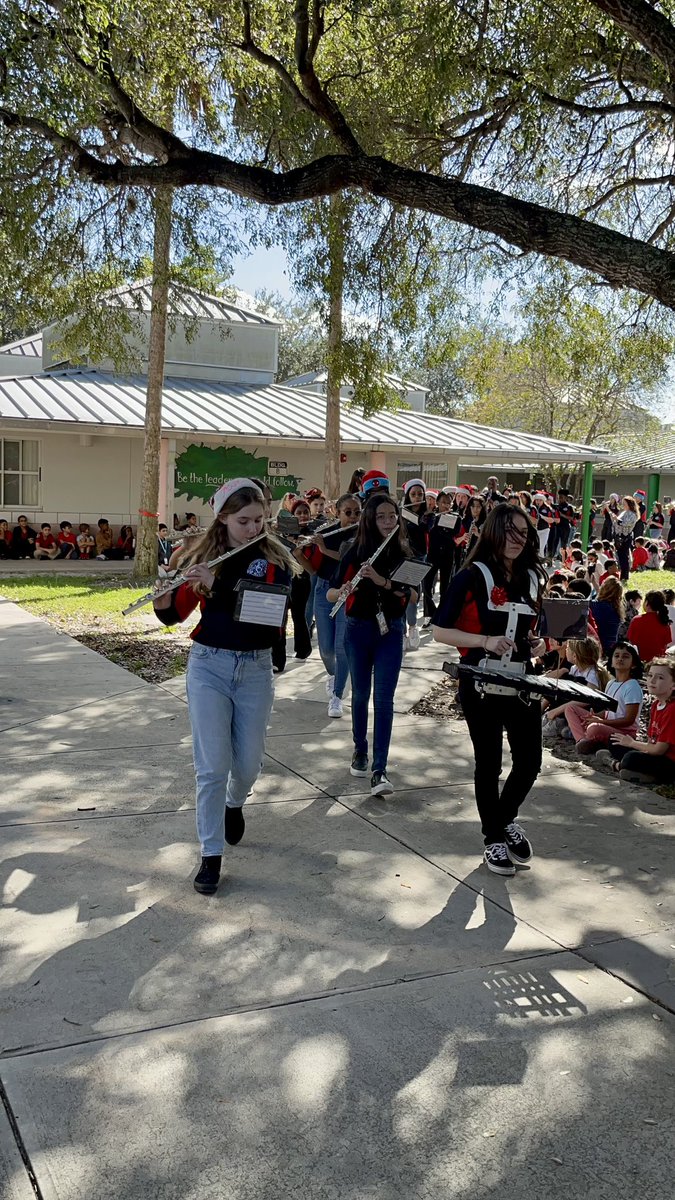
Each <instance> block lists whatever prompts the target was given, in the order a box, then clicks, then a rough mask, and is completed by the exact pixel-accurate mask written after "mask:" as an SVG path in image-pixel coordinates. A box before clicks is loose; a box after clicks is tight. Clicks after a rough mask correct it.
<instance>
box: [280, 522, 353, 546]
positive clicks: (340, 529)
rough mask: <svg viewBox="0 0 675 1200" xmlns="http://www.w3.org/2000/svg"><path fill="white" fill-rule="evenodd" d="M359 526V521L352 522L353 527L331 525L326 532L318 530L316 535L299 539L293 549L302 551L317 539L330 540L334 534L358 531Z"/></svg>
mask: <svg viewBox="0 0 675 1200" xmlns="http://www.w3.org/2000/svg"><path fill="white" fill-rule="evenodd" d="M357 526H358V521H352V523H351V525H340V524H337V525H329V526H328V528H327V529H326V530H325V531H324V530H323V529H317V531H316V533H314V534H308V535H307V537H301V538H298V541H297V542H296V543H295V546H294V547H293V549H294V550H302V547H303V546H311V544H312V542H315V541H316V539H317V538H329V537H332V536H333V534H334V533H345V532H346V531H347V530H348V529H356V527H357Z"/></svg>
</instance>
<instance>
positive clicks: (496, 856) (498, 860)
mask: <svg viewBox="0 0 675 1200" xmlns="http://www.w3.org/2000/svg"><path fill="white" fill-rule="evenodd" d="M483 859H484V861H485V866H486V867H487V869H488V871H492V872H493V873H494V874H495V875H515V873H516V868H515V867H514V865H513V863H512V862H511V859H510V858H509V855H508V851H507V849H506V842H491V843H490V845H489V846H486V847H485V849H484V851H483Z"/></svg>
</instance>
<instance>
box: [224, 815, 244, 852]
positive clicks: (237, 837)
mask: <svg viewBox="0 0 675 1200" xmlns="http://www.w3.org/2000/svg"><path fill="white" fill-rule="evenodd" d="M245 828H246V822H245V820H244V810H243V808H229V807H227V808H226V809H225V841H226V842H227V844H228V846H236V845H237V843H238V842H240V841H241V839H242V838H243V836H244V830H245Z"/></svg>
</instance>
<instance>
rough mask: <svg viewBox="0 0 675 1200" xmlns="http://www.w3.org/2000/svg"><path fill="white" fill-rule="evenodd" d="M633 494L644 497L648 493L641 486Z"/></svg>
mask: <svg viewBox="0 0 675 1200" xmlns="http://www.w3.org/2000/svg"><path fill="white" fill-rule="evenodd" d="M633 495H634V496H642V497H644V496H646V495H647V493H646V492H643V491H642V489H641V488H638V490H637V492H633Z"/></svg>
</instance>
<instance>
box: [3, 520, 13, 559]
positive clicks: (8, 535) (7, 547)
mask: <svg viewBox="0 0 675 1200" xmlns="http://www.w3.org/2000/svg"><path fill="white" fill-rule="evenodd" d="M12 554H13V547H12V531H11V529H10V527H9V521H6V520H5V519H4V517H3V519H2V520H0V558H11V557H12Z"/></svg>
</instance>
